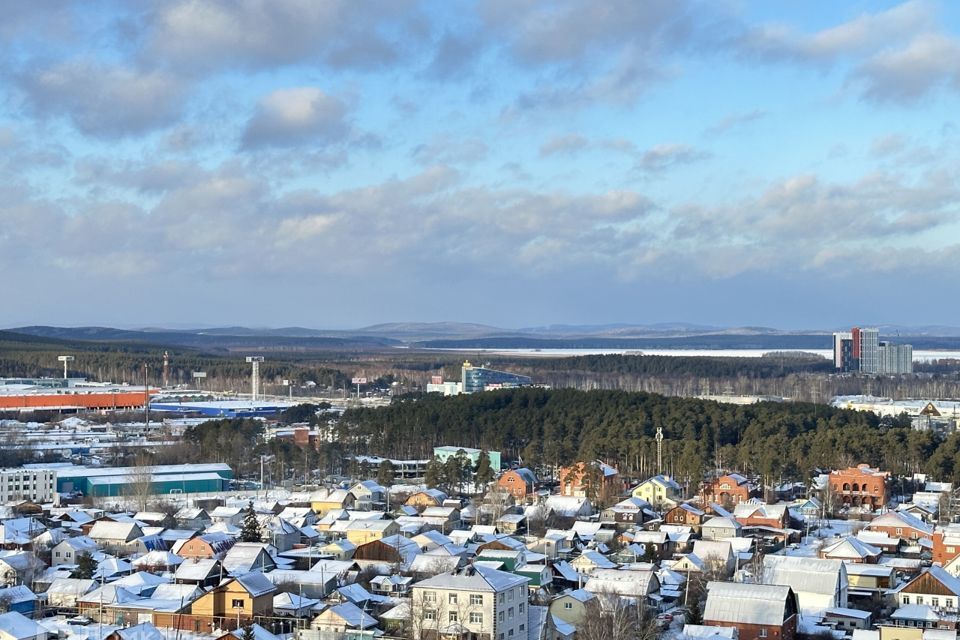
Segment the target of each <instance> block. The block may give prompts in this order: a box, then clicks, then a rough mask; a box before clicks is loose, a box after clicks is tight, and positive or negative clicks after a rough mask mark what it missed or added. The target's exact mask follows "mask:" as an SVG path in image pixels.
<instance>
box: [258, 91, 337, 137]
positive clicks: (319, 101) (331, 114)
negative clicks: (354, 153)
mask: <svg viewBox="0 0 960 640" xmlns="http://www.w3.org/2000/svg"><path fill="white" fill-rule="evenodd" d="M347 113H348V107H347V105H346V103H344V102H343V101H342V100H340V99H339V98H336V97H334V96H331V95H328V94H326V93H324V92H323V91H321V90H320V89H318V88H317V87H295V88H292V89H278V90H277V91H274V92H272V93H270V94H268V95H266V96H264V97H263V98H262V99H261V100H260V102H259V104H258V105H257V109H256V112H255V113H254V114H253V116H252V117H251V118H250V120H249V122H248V123H247V126H246V129H245V131H244V133H243V146H244V147H245V148H247V149H255V148H262V147H289V146H299V145H315V144H320V145H325V144H329V143H332V142H338V141H340V140H342V139H344V138H345V137H346V136H347V135H348V134H349V133H350V124H349V122H348V121H347Z"/></svg>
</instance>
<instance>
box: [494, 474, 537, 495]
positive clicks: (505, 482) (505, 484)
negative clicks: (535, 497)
mask: <svg viewBox="0 0 960 640" xmlns="http://www.w3.org/2000/svg"><path fill="white" fill-rule="evenodd" d="M536 484H537V477H536V476H535V475H534V474H533V471H531V470H530V469H527V468H525V467H521V468H520V469H510V470H509V471H504V472H503V475H501V476H500V479H499V480H497V486H498V487H500V488H501V489H502V490H504V491H506V492H507V493H509V494H510V495H512V496H513V497H514V498H526V497H527V496H528V495H531V494H532V493H533V492H534V490H535V487H536Z"/></svg>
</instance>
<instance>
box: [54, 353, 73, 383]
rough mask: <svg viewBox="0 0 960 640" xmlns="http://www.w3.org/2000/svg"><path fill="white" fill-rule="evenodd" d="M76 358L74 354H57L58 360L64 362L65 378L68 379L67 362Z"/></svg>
mask: <svg viewBox="0 0 960 640" xmlns="http://www.w3.org/2000/svg"><path fill="white" fill-rule="evenodd" d="M75 359H76V358H74V357H73V356H57V360H59V361H60V362H62V363H63V379H64V380H66V379H67V363H68V362H73V361H74V360H75Z"/></svg>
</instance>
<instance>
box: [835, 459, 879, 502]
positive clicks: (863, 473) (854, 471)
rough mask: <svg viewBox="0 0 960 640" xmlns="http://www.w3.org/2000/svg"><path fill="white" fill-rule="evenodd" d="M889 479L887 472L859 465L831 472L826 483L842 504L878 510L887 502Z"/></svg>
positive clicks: (866, 465)
mask: <svg viewBox="0 0 960 640" xmlns="http://www.w3.org/2000/svg"><path fill="white" fill-rule="evenodd" d="M889 478H890V472H889V471H880V470H879V469H873V468H871V467H870V465H868V464H859V465H857V466H855V467H848V468H847V469H836V470H834V471H831V472H830V476H829V479H828V482H829V483H830V488H831V489H832V490H833V492H834V493H835V494H836V495H837V496H839V497H840V500H842V501H843V504H845V505H847V506H851V507H860V506H865V507H868V508H870V509H879V508H881V507H883V506H885V505H886V504H887V501H888V500H889V494H888V493H887V481H888V479H889Z"/></svg>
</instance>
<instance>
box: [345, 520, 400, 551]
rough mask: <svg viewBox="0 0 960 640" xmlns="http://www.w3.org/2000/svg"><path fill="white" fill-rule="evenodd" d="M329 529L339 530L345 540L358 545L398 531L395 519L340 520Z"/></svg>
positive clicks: (395, 533) (392, 534) (398, 526)
mask: <svg viewBox="0 0 960 640" xmlns="http://www.w3.org/2000/svg"><path fill="white" fill-rule="evenodd" d="M331 531H339V532H340V533H341V534H342V535H343V536H344V537H345V538H346V539H347V540H349V541H350V542H352V543H353V544H355V545H356V546H358V547H359V546H360V545H362V544H367V543H368V542H373V541H375V540H381V539H383V538H386V537H387V536H394V535H397V534H398V533H400V525H399V524H397V521H396V520H346V521H344V520H341V521H338V522H336V523H335V525H334V527H332V528H331Z"/></svg>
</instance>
